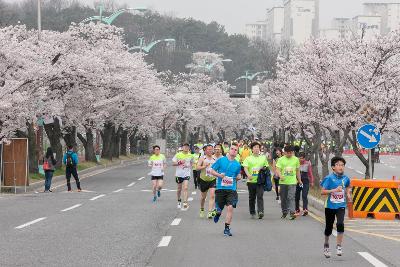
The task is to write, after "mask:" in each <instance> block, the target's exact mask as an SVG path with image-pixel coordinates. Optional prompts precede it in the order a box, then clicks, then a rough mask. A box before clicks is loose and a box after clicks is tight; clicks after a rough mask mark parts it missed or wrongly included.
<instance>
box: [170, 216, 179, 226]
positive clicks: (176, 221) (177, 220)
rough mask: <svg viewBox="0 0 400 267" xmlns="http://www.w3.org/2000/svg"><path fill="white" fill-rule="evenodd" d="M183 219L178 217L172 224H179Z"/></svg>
mask: <svg viewBox="0 0 400 267" xmlns="http://www.w3.org/2000/svg"><path fill="white" fill-rule="evenodd" d="M181 221H182V219H181V218H176V219H174V220H173V221H172V223H171V225H179V224H180V223H181Z"/></svg>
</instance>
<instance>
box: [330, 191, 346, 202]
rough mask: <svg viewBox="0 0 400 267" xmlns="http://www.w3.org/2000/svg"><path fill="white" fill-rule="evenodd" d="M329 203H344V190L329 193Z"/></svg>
mask: <svg viewBox="0 0 400 267" xmlns="http://www.w3.org/2000/svg"><path fill="white" fill-rule="evenodd" d="M330 199H331V203H344V190H342V191H341V192H332V193H331V197H330Z"/></svg>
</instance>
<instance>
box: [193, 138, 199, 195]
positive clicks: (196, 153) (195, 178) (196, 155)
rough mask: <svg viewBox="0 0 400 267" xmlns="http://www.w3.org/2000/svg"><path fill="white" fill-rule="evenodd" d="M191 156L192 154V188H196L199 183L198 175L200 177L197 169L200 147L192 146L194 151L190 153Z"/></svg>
mask: <svg viewBox="0 0 400 267" xmlns="http://www.w3.org/2000/svg"><path fill="white" fill-rule="evenodd" d="M192 156H193V182H194V189H197V187H198V184H199V177H200V171H199V170H197V162H198V161H199V158H200V157H201V153H200V148H199V147H198V146H194V153H193V154H192Z"/></svg>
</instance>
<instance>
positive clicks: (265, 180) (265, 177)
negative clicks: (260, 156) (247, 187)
mask: <svg viewBox="0 0 400 267" xmlns="http://www.w3.org/2000/svg"><path fill="white" fill-rule="evenodd" d="M257 184H259V185H263V186H264V191H268V192H269V191H271V190H272V181H271V171H270V170H269V168H263V169H261V170H260V172H259V173H258V179H257Z"/></svg>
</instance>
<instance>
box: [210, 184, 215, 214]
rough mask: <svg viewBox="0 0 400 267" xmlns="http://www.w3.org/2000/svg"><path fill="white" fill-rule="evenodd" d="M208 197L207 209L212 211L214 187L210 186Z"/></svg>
mask: <svg viewBox="0 0 400 267" xmlns="http://www.w3.org/2000/svg"><path fill="white" fill-rule="evenodd" d="M208 191H209V192H210V198H209V199H208V211H213V210H214V208H215V188H210V189H209V190H208Z"/></svg>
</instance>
